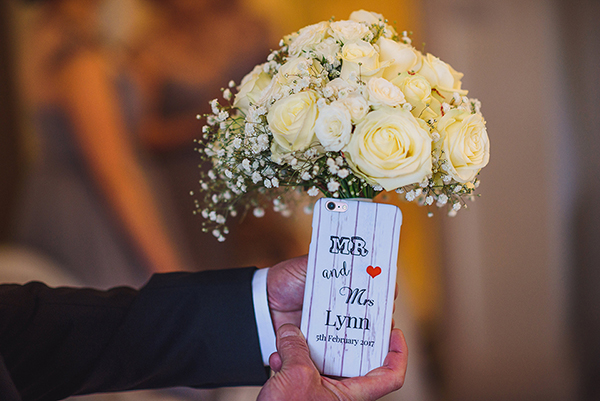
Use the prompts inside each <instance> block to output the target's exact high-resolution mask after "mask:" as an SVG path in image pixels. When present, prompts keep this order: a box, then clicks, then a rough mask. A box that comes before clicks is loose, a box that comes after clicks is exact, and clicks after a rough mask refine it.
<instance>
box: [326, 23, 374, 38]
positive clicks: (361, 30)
mask: <svg viewBox="0 0 600 401" xmlns="http://www.w3.org/2000/svg"><path fill="white" fill-rule="evenodd" d="M330 29H331V36H333V37H334V38H336V39H337V40H339V41H340V42H342V43H350V42H356V41H358V40H362V39H363V38H364V37H365V36H366V35H367V34H369V33H370V32H371V31H370V30H369V27H368V26H366V25H365V24H361V23H359V22H356V21H336V22H332V23H331V25H330Z"/></svg>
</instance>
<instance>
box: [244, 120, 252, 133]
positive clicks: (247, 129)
mask: <svg viewBox="0 0 600 401" xmlns="http://www.w3.org/2000/svg"><path fill="white" fill-rule="evenodd" d="M244 133H245V134H246V135H248V136H251V135H253V134H254V124H252V123H246V125H245V126H244Z"/></svg>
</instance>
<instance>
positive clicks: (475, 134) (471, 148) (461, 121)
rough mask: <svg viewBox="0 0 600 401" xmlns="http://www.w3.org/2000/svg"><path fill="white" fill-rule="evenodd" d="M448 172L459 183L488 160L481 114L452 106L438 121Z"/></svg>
mask: <svg viewBox="0 0 600 401" xmlns="http://www.w3.org/2000/svg"><path fill="white" fill-rule="evenodd" d="M437 129H438V132H439V133H440V135H441V137H442V140H443V143H442V150H443V152H444V157H445V158H446V159H447V160H448V161H449V162H450V166H449V169H448V170H449V171H448V173H449V174H450V176H451V177H452V178H454V179H455V180H456V181H458V182H461V183H466V182H470V181H473V180H474V179H475V177H476V176H477V173H479V170H481V169H482V168H483V167H485V166H486V165H487V164H488V162H489V160H490V141H489V138H488V135H487V130H486V128H485V120H484V119H483V117H482V116H481V114H471V113H470V112H468V111H466V110H459V109H453V110H450V111H449V112H448V113H446V114H445V115H444V116H443V117H442V118H441V119H440V121H439V122H438V125H437Z"/></svg>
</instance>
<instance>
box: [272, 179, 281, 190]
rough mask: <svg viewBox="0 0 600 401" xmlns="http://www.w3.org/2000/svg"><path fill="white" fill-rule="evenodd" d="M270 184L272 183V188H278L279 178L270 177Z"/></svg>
mask: <svg viewBox="0 0 600 401" xmlns="http://www.w3.org/2000/svg"><path fill="white" fill-rule="evenodd" d="M271 184H273V187H274V188H279V180H278V179H277V177H273V178H271Z"/></svg>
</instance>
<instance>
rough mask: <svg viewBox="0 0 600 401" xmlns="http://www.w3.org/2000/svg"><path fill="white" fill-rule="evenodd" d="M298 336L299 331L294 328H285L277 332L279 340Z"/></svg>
mask: <svg viewBox="0 0 600 401" xmlns="http://www.w3.org/2000/svg"><path fill="white" fill-rule="evenodd" d="M298 335H300V330H298V328H296V327H294V326H286V327H283V328H282V329H280V330H279V338H285V337H291V336H298Z"/></svg>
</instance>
